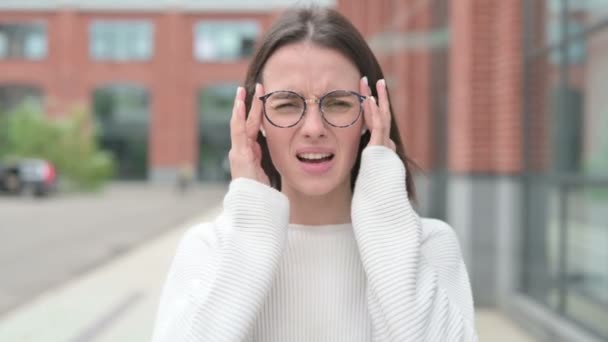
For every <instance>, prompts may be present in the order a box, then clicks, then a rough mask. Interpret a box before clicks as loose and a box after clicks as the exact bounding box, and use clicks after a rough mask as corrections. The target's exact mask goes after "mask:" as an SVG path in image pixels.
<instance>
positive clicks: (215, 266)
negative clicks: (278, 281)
mask: <svg viewBox="0 0 608 342" xmlns="http://www.w3.org/2000/svg"><path fill="white" fill-rule="evenodd" d="M223 209H224V210H223V213H222V214H221V215H220V216H219V218H218V219H217V220H216V221H215V222H213V223H209V224H202V225H200V226H196V227H194V228H193V229H191V230H189V231H188V232H187V233H186V234H185V236H184V237H183V238H182V240H181V242H180V244H179V247H178V249H177V253H176V256H175V258H174V260H173V264H172V266H171V269H170V271H169V275H168V279H167V281H166V284H165V287H164V290H163V294H162V296H161V300H160V306H159V311H158V315H157V320H156V327H155V330H154V336H153V339H152V340H153V341H154V342H194V341H197V342H198V341H201V342H202V341H205V342H206V341H242V340H243V339H244V338H245V337H246V334H247V333H248V330H249V328H250V327H251V326H252V324H253V323H254V320H255V317H256V314H257V312H258V310H259V308H260V307H261V305H262V303H263V301H264V298H265V296H266V294H267V292H268V290H269V289H270V286H271V284H272V280H273V277H274V273H275V272H276V269H277V267H278V263H279V260H280V256H281V253H282V250H283V246H284V244H285V237H286V227H287V224H288V221H289V202H288V200H287V198H286V197H285V196H284V195H283V194H281V193H280V192H278V191H276V190H274V189H272V188H270V187H269V186H266V185H263V184H261V183H259V182H256V181H254V180H250V179H246V178H239V179H236V180H233V181H232V183H231V184H230V189H229V191H228V193H227V194H226V197H225V198H224V208H223Z"/></svg>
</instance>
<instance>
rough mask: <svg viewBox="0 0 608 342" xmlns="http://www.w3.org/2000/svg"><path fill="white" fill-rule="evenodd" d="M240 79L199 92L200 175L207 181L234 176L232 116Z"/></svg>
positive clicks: (227, 178)
mask: <svg viewBox="0 0 608 342" xmlns="http://www.w3.org/2000/svg"><path fill="white" fill-rule="evenodd" d="M237 86H238V83H225V84H216V85H212V86H209V87H207V88H204V89H201V90H200V92H199V93H198V118H199V122H198V134H199V136H198V141H199V165H198V176H199V178H200V179H202V180H205V181H219V180H229V179H230V167H229V163H228V159H227V156H228V151H229V150H230V134H228V132H230V116H231V114H232V105H233V103H234V93H235V91H236V88H237Z"/></svg>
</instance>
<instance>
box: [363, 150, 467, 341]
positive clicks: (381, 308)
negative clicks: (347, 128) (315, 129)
mask: <svg viewBox="0 0 608 342" xmlns="http://www.w3.org/2000/svg"><path fill="white" fill-rule="evenodd" d="M352 218H353V227H354V230H355V235H356V237H357V242H358V244H359V249H360V253H361V258H362V261H363V266H364V268H365V271H366V274H367V278H368V305H369V310H370V315H371V318H372V323H373V325H374V332H375V337H376V339H375V340H376V341H474V340H476V339H477V337H476V334H475V329H474V314H473V312H474V311H473V300H472V295H471V289H470V284H469V279H468V275H467V272H466V268H465V265H464V262H463V260H462V255H461V253H460V249H459V245H458V240H457V238H456V236H455V234H454V232H453V231H452V230H451V229H450V228H449V226H447V224H443V225H442V224H441V223H440V221H435V222H437V223H436V224H433V227H430V229H429V230H428V231H423V230H422V225H421V220H420V218H419V217H418V215H417V214H416V212H414V210H413V208H412V207H411V204H410V202H409V200H408V197H407V192H406V188H405V168H404V166H403V163H402V162H401V160H400V159H399V157H398V156H397V155H396V154H395V153H394V152H393V151H392V150H390V149H389V148H387V147H384V146H370V147H367V148H366V149H365V150H364V151H363V155H362V160H361V169H360V171H359V176H358V179H357V184H356V187H355V193H354V195H353V205H352Z"/></svg>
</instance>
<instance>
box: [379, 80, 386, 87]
mask: <svg viewBox="0 0 608 342" xmlns="http://www.w3.org/2000/svg"><path fill="white" fill-rule="evenodd" d="M378 83H380V85H381V86H382V87H383V88H386V81H385V80H384V78H383V79H381V80H380V81H378Z"/></svg>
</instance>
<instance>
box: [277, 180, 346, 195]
mask: <svg viewBox="0 0 608 342" xmlns="http://www.w3.org/2000/svg"><path fill="white" fill-rule="evenodd" d="M288 187H289V188H290V189H291V191H292V192H295V193H298V194H300V195H303V196H307V197H320V196H325V195H328V194H331V193H333V192H336V191H340V190H344V191H349V189H347V188H345V189H341V188H342V187H344V186H341V184H340V182H336V181H332V180H330V179H327V178H325V179H311V180H304V179H300V180H298V181H297V182H294V183H292V184H291V185H289V186H288Z"/></svg>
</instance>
